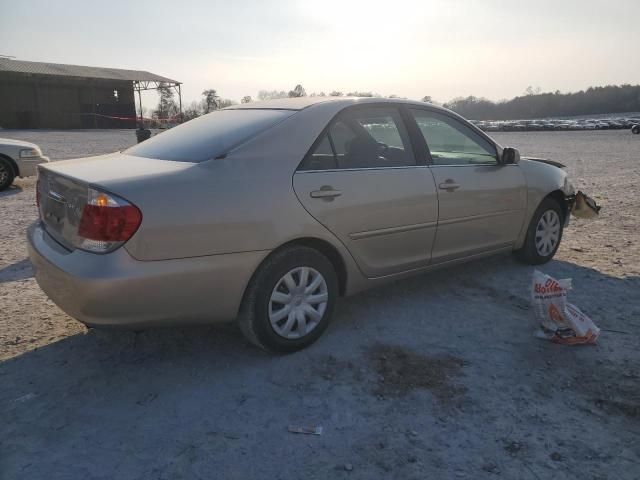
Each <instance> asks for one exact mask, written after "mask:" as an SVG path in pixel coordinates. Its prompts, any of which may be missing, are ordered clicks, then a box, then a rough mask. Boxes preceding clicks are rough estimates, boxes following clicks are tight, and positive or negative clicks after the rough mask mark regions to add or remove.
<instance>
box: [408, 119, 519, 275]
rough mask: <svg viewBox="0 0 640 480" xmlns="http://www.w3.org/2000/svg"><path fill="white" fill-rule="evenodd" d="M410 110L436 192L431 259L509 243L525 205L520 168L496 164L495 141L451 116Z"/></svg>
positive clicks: (516, 232)
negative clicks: (424, 150) (435, 222)
mask: <svg viewBox="0 0 640 480" xmlns="http://www.w3.org/2000/svg"><path fill="white" fill-rule="evenodd" d="M410 112H411V114H412V115H413V118H414V119H415V121H416V123H417V126H418V129H419V130H420V132H421V133H422V135H423V137H424V140H425V141H426V143H427V147H428V152H429V154H430V157H431V159H430V161H431V166H430V168H431V171H432V172H433V176H434V179H435V183H436V186H437V192H438V204H439V214H438V230H437V233H436V239H435V241H434V245H433V252H432V261H433V263H439V262H444V261H447V260H451V259H455V258H461V257H465V256H469V255H473V254H476V253H482V252H487V251H490V250H496V249H499V248H503V247H508V246H511V245H513V244H514V242H515V240H516V238H517V236H518V234H519V232H520V229H521V228H522V224H523V221H524V216H525V209H526V183H525V177H524V174H523V172H522V169H521V168H520V166H519V165H517V164H512V165H503V164H500V163H499V162H498V155H497V149H496V146H495V144H493V142H491V141H490V140H489V139H487V138H486V137H485V136H484V135H481V134H480V133H479V132H477V131H476V130H475V129H473V128H472V127H471V126H469V125H467V124H465V123H464V122H462V121H460V120H459V119H457V118H456V117H454V116H453V115H447V114H446V113H441V112H437V111H435V110H429V109H420V108H411V109H410Z"/></svg>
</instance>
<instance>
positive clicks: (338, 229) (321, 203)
mask: <svg viewBox="0 0 640 480" xmlns="http://www.w3.org/2000/svg"><path fill="white" fill-rule="evenodd" d="M293 186H294V189H295V192H296V194H297V196H298V198H299V199H300V201H301V202H302V204H303V205H304V207H305V208H306V209H307V211H308V212H309V213H310V214H311V215H313V216H314V217H315V218H316V220H318V221H319V222H320V223H322V224H323V225H324V226H325V227H327V228H328V229H329V230H330V231H332V232H333V233H334V234H335V235H336V236H337V237H338V238H339V239H340V240H341V241H342V243H344V245H345V246H346V247H347V249H348V250H349V251H350V252H351V254H352V255H353V257H354V259H355V260H356V262H357V264H358V266H359V267H360V269H361V270H362V272H363V273H364V274H365V275H366V276H368V277H379V276H383V275H388V274H392V273H396V272H401V271H405V270H410V269H412V268H418V267H422V266H425V265H427V264H428V263H429V261H430V257H431V249H432V247H433V242H434V238H435V232H436V222H437V215H438V204H437V193H436V189H435V184H434V181H433V176H432V174H431V171H430V169H429V168H428V167H427V166H425V165H421V166H418V165H416V160H415V156H414V153H413V150H412V147H411V143H410V141H409V136H408V134H407V130H406V127H405V125H404V124H403V121H402V118H401V116H400V114H399V112H398V110H397V109H396V108H395V107H356V108H351V109H348V110H346V111H345V112H343V113H342V114H341V115H340V116H339V117H337V118H336V119H335V120H334V121H333V122H332V123H331V124H330V126H329V128H328V129H327V131H326V132H325V133H324V134H323V135H322V136H321V137H320V138H319V139H318V141H317V142H316V143H315V145H314V147H313V148H312V150H311V152H310V153H309V155H307V157H306V158H305V160H304V161H303V163H302V165H301V166H300V168H299V170H298V171H297V172H296V173H295V175H294V178H293Z"/></svg>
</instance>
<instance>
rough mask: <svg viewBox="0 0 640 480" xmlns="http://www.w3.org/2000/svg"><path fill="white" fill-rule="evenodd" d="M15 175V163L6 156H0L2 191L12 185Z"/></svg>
mask: <svg viewBox="0 0 640 480" xmlns="http://www.w3.org/2000/svg"><path fill="white" fill-rule="evenodd" d="M15 176H16V174H15V172H14V171H13V165H11V164H10V163H9V162H8V161H7V160H5V159H4V158H0V192H2V191H3V190H6V189H7V188H9V187H10V186H11V184H12V183H13V179H14V178H15Z"/></svg>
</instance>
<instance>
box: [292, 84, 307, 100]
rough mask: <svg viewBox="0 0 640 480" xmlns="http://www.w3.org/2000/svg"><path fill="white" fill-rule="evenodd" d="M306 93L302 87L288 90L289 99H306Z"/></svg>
mask: <svg viewBox="0 0 640 480" xmlns="http://www.w3.org/2000/svg"><path fill="white" fill-rule="evenodd" d="M306 96H307V92H305V90H304V87H303V86H302V85H296V86H295V88H294V89H293V90H289V97H292V98H295V97H306Z"/></svg>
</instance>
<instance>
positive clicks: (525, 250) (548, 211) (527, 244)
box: [515, 197, 568, 265]
mask: <svg viewBox="0 0 640 480" xmlns="http://www.w3.org/2000/svg"><path fill="white" fill-rule="evenodd" d="M567 215H568V212H567ZM563 226H564V212H563V211H562V207H561V206H560V204H559V203H558V202H557V201H556V200H554V199H553V198H550V197H547V198H545V199H544V200H542V202H541V203H540V205H539V206H538V208H537V210H536V211H535V213H534V214H533V217H532V218H531V223H529V228H528V229H527V236H526V237H525V240H524V244H523V245H522V248H521V249H520V250H518V251H516V252H515V254H516V256H517V257H518V258H520V259H521V260H522V261H523V262H525V263H528V264H530V265H540V264H542V263H547V262H548V261H549V260H551V259H552V258H553V256H554V255H555V253H556V251H557V250H558V247H559V246H560V241H561V240H562V230H563Z"/></svg>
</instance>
